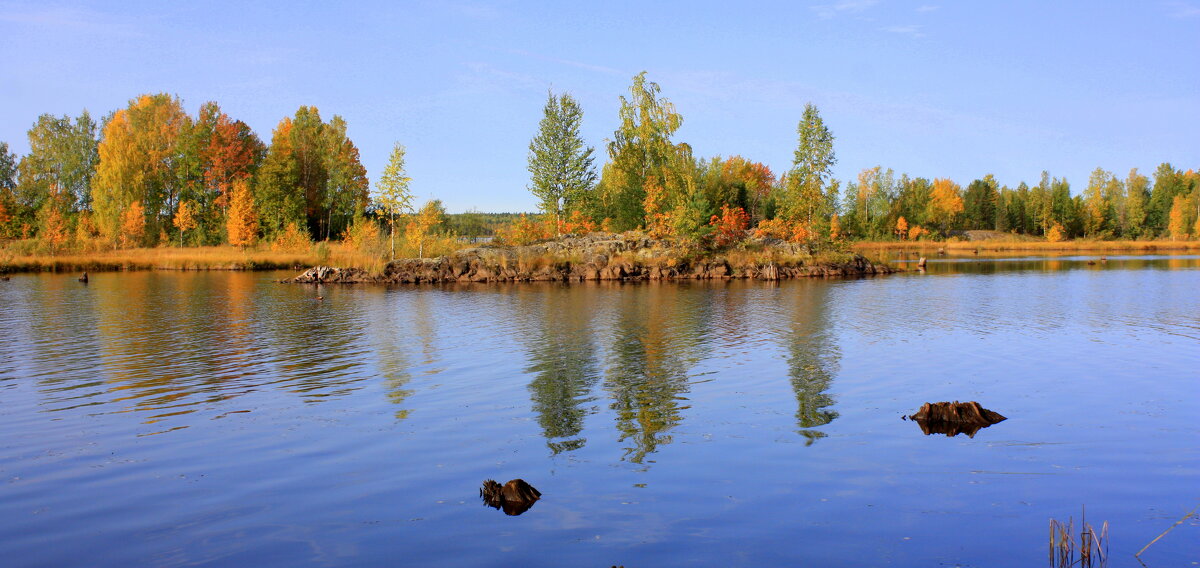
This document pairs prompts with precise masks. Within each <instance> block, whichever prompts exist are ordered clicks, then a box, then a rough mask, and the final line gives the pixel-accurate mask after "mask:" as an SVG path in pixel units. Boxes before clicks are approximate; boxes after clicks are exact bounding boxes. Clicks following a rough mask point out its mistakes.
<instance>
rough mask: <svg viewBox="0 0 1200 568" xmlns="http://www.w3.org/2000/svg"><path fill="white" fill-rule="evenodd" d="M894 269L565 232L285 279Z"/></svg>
mask: <svg viewBox="0 0 1200 568" xmlns="http://www.w3.org/2000/svg"><path fill="white" fill-rule="evenodd" d="M893 272H897V269H895V268H893V267H890V266H887V265H884V264H876V263H872V262H871V261H870V260H868V259H867V258H865V257H863V256H862V255H859V254H855V253H830V254H824V255H821V254H818V255H813V254H812V253H811V251H810V250H809V248H808V246H807V245H799V244H794V243H787V242H783V241H778V240H774V239H759V240H755V241H750V242H749V243H747V244H746V245H745V246H744V247H742V248H740V249H737V250H733V251H726V252H724V253H706V252H704V251H702V250H699V249H697V248H694V247H689V246H687V245H681V244H678V243H674V242H671V241H665V240H656V239H651V238H649V237H645V236H637V235H629V234H622V235H613V234H602V233H597V234H592V235H587V236H567V237H563V238H560V239H557V240H554V241H548V242H544V243H538V244H534V245H528V246H518V247H505V246H485V247H477V248H471V249H465V250H461V251H457V252H455V253H453V254H451V255H449V256H443V257H438V258H432V259H411V258H410V259H397V260H394V261H392V262H390V263H388V264H387V266H386V267H385V268H384V270H383V273H382V274H371V273H369V272H367V271H366V270H362V269H357V268H334V267H328V266H317V267H313V268H310V269H308V270H305V271H304V272H302V273H301V274H299V275H298V276H296V277H294V278H289V279H285V280H283V281H282V282H286V283H298V284H305V283H307V284H316V283H346V284H351V283H384V284H415V283H448V282H555V281H557V282H584V281H596V280H609V281H612V280H617V281H639V280H704V279H732V278H748V279H757V280H785V279H789V278H808V277H847V276H869V275H876V274H890V273H893Z"/></svg>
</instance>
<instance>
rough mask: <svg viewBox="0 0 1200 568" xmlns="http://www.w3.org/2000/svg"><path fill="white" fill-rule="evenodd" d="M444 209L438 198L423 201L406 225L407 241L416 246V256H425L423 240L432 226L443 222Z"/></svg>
mask: <svg viewBox="0 0 1200 568" xmlns="http://www.w3.org/2000/svg"><path fill="white" fill-rule="evenodd" d="M445 215H446V209H445V208H444V207H443V206H442V202H441V201H440V200H437V199H434V200H430V201H428V202H426V203H425V205H424V206H423V207H421V210H420V211H419V212H417V214H416V215H414V216H413V219H412V220H411V221H409V223H408V226H407V227H406V234H407V237H408V240H409V243H411V244H412V245H415V246H416V247H417V258H425V241H426V239H428V237H429V232H430V230H431V229H433V227H435V226H437V225H439V224H441V223H442V222H444V217H445Z"/></svg>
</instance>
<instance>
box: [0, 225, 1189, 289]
mask: <svg viewBox="0 0 1200 568" xmlns="http://www.w3.org/2000/svg"><path fill="white" fill-rule="evenodd" d="M386 244H387V243H386V242H385V241H384V240H383V239H382V238H378V239H376V242H374V243H372V244H371V246H367V247H364V246H363V243H361V242H360V243H353V242H330V243H325V242H321V243H316V244H309V245H303V246H299V247H292V248H290V249H284V248H280V247H267V246H264V247H260V248H255V247H249V248H245V249H243V248H239V247H234V246H229V245H221V246H205V247H183V248H180V247H153V248H135V249H114V250H100V251H76V252H62V253H58V254H45V253H42V254H37V253H23V254H18V253H15V252H13V251H12V250H8V249H5V248H3V247H0V274H14V273H38V272H50V273H61V272H79V271H89V272H115V271H129V270H242V271H252V270H296V271H303V270H307V269H310V268H315V267H337V268H338V269H339V270H342V271H344V274H345V276H342V277H341V278H352V279H354V280H355V281H361V282H386V281H431V279H433V280H437V281H449V280H451V278H450V277H449V276H447V274H449V273H450V272H451V271H453V270H457V269H452V268H451V267H453V266H454V265H455V263H459V264H461V263H463V262H467V263H471V262H474V263H475V266H476V268H479V267H483V266H484V265H487V264H488V263H491V264H490V265H491V268H489V269H488V270H489V271H493V272H495V274H494V275H493V276H494V278H493V281H495V280H500V279H502V278H503V279H508V280H538V279H542V280H544V279H548V278H547V277H548V276H549V275H550V274H551V273H552V274H553V275H554V277H553V278H549V279H554V280H579V279H580V277H581V276H582V277H583V278H582V279H585V280H588V279H592V280H594V279H614V275H612V274H611V273H603V269H606V268H609V266H610V265H613V266H615V265H616V264H618V263H619V264H622V266H623V270H624V271H625V274H624V275H623V276H620V277H617V278H623V279H681V278H696V277H703V276H696V274H698V273H697V271H699V274H708V275H710V276H708V277H714V276H717V272H719V270H720V269H718V268H717V267H718V266H720V265H722V264H723V265H724V266H725V267H726V270H727V271H728V273H727V277H730V278H765V277H764V276H763V275H762V271H763V270H764V268H765V267H768V266H771V265H775V266H776V267H781V268H783V269H784V274H785V275H783V276H782V277H783V278H787V277H796V276H808V275H818V276H822V275H827V273H836V271H837V270H838V269H840V270H841V271H842V272H844V273H847V274H857V273H861V272H862V270H865V268H859V269H856V270H858V271H859V272H854V270H850V271H847V269H846V267H845V264H846V262H848V261H850V260H852V259H853V258H854V256H855V255H858V256H862V257H864V258H865V260H866V261H867V262H868V263H869V264H871V265H873V266H874V267H875V271H874V272H867V273H872V274H885V273H888V272H889V271H888V270H885V269H886V268H887V267H886V266H884V263H885V262H886V261H888V260H890V258H891V257H893V255H895V254H896V253H912V254H917V255H920V256H928V257H935V256H939V255H947V256H985V257H986V256H997V255H1004V254H1006V253H1035V254H1049V255H1058V254H1164V253H1166V254H1178V253H1188V252H1196V253H1200V240H1191V241H1170V240H1153V241H1151V240H1140V241H1098V240H1075V241H1059V242H1049V241H1045V240H1040V239H1029V238H1023V237H1021V236H1020V235H1012V234H1008V235H998V234H991V235H987V236H986V237H984V238H982V239H980V238H978V235H976V236H975V239H974V240H953V239H952V240H949V241H925V240H921V241H855V242H841V243H826V244H825V245H823V246H819V245H814V244H811V243H808V244H798V243H792V242H788V241H782V240H779V239H770V238H754V237H751V238H748V239H746V240H745V241H742V242H740V243H739V244H737V245H734V246H730V247H727V248H725V249H716V250H714V249H706V248H704V247H701V246H698V245H697V244H695V243H689V242H687V241H681V240H662V239H652V238H650V237H649V236H648V235H646V233H644V232H636V231H631V232H628V233H621V234H609V233H592V234H590V235H587V236H574V235H566V236H564V237H563V238H559V239H548V240H543V241H540V242H537V243H533V244H526V245H503V244H488V245H483V246H478V245H476V244H474V243H472V242H470V241H467V240H460V241H456V240H453V239H442V240H437V241H433V242H430V243H427V245H426V246H427V250H431V251H432V252H433V253H434V254H437V255H438V256H436V257H434V258H426V259H418V258H398V259H396V260H395V261H391V262H389V261H388V260H387V256H386V255H381V254H380V252H379V251H380V249H381V248H383V247H384V246H386ZM601 257H603V258H601ZM589 263H590V264H591V265H592V268H586V267H587V265H588V264H589ZM863 266H864V267H865V265H863ZM547 267H553V268H554V270H553V271H552V272H551V273H547V272H546V270H547ZM564 267H565V268H564ZM801 267H802V270H800V272H804V274H798V273H797V274H791V272H792V271H793V270H792V269H800V268H801ZM839 267H840V268H839ZM593 268H594V269H595V270H596V271H597V272H598V274H592V273H591V272H590V270H592V269H593ZM655 269H658V272H655ZM430 271H433V272H430ZM514 271H515V272H514ZM714 271H717V272H714ZM434 273H437V274H439V275H440V276H437V277H436V278H435V277H434ZM810 273H812V274H810ZM351 274H353V275H354V276H353V277H351V276H349V275H351ZM467 274H468V275H469V274H470V272H469V271H468V273H467ZM504 274H507V275H508V276H502V275H504ZM463 276H464V274H462V273H459V274H455V276H454V277H453V280H460V279H463V280H469V278H462V277H463ZM477 276H478V277H479V278H482V279H483V281H488V276H487V275H486V274H483V273H480V274H478V275H477ZM326 280H328V279H326Z"/></svg>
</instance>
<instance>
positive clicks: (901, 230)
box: [896, 215, 908, 239]
mask: <svg viewBox="0 0 1200 568" xmlns="http://www.w3.org/2000/svg"><path fill="white" fill-rule="evenodd" d="M896 236H898V237H900V238H901V239H904V238H905V237H907V236H908V221H907V220H906V219H905V218H904V216H903V215H901V216H900V218H899V219H896Z"/></svg>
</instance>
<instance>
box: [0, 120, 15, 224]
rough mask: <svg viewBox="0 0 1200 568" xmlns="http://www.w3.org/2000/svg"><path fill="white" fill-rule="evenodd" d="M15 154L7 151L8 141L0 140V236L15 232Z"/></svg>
mask: <svg viewBox="0 0 1200 568" xmlns="http://www.w3.org/2000/svg"><path fill="white" fill-rule="evenodd" d="M16 186H17V156H16V154H13V153H12V152H9V151H8V142H0V238H3V237H11V236H13V235H14V234H16V226H17V222H16V219H17V217H16V204H17V199H16V195H15V194H14V193H13V191H14V189H15V188H16Z"/></svg>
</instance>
